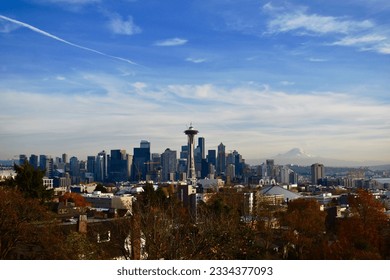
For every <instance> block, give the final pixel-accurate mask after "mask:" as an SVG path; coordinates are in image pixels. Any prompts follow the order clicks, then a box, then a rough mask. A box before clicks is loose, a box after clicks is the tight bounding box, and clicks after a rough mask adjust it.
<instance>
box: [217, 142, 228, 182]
mask: <svg viewBox="0 0 390 280" xmlns="http://www.w3.org/2000/svg"><path fill="white" fill-rule="evenodd" d="M225 173H226V151H225V145H224V144H222V143H221V144H219V145H218V154H217V175H225Z"/></svg>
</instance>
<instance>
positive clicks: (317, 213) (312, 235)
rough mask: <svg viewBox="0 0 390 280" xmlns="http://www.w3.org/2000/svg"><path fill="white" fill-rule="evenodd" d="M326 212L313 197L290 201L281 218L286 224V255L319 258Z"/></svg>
mask: <svg viewBox="0 0 390 280" xmlns="http://www.w3.org/2000/svg"><path fill="white" fill-rule="evenodd" d="M325 217H326V214H325V213H324V212H323V211H321V210H320V204H319V203H318V202H317V201H316V200H314V199H303V198H299V199H296V200H293V201H290V202H289V204H288V208H287V211H286V213H285V214H284V216H283V218H282V222H283V225H284V226H286V228H287V229H286V232H285V234H284V239H285V242H286V248H288V251H287V257H288V258H293V259H321V258H323V256H322V249H321V248H322V247H323V244H324V243H323V242H324V238H325Z"/></svg>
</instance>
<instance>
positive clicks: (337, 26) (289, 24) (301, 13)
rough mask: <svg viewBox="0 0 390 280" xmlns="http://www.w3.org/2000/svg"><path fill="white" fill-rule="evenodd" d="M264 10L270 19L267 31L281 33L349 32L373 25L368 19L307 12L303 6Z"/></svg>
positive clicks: (267, 8) (266, 8)
mask: <svg viewBox="0 0 390 280" xmlns="http://www.w3.org/2000/svg"><path fill="white" fill-rule="evenodd" d="M274 9H275V8H274ZM265 10H266V11H268V12H270V11H271V15H272V19H271V20H270V21H269V22H268V32H270V33H282V32H290V31H295V32H297V34H305V35H307V34H312V35H316V34H320V35H321V34H328V33H341V34H349V33H351V32H356V31H360V30H365V29H368V28H371V27H373V26H374V23H373V22H371V21H370V20H363V21H355V20H351V19H345V18H339V17H333V16H323V15H318V14H309V13H308V11H307V8H305V7H295V9H293V10H290V11H285V12H283V13H280V11H278V12H277V13H274V10H270V8H269V7H265Z"/></svg>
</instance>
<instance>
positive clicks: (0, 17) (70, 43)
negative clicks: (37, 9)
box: [0, 15, 137, 65]
mask: <svg viewBox="0 0 390 280" xmlns="http://www.w3.org/2000/svg"><path fill="white" fill-rule="evenodd" d="M0 19H3V20H6V21H9V22H12V23H15V24H17V25H20V26H22V27H26V28H28V29H30V30H32V31H34V32H37V33H39V34H42V35H44V36H47V37H50V38H52V39H54V40H57V41H60V42H62V43H65V44H67V45H70V46H72V47H76V48H79V49H82V50H86V51H89V52H93V53H97V54H100V55H103V56H106V57H110V58H114V59H118V60H121V61H125V62H127V63H130V64H133V65H137V63H135V62H133V61H131V60H129V59H125V58H122V57H118V56H113V55H109V54H106V53H102V52H100V51H97V50H94V49H90V48H87V47H83V46H80V45H77V44H74V43H72V42H69V41H66V40H64V39H62V38H60V37H57V36H55V35H53V34H50V33H48V32H46V31H43V30H41V29H39V28H36V27H34V26H32V25H30V24H27V23H24V22H21V21H18V20H15V19H12V18H9V17H6V16H3V15H0Z"/></svg>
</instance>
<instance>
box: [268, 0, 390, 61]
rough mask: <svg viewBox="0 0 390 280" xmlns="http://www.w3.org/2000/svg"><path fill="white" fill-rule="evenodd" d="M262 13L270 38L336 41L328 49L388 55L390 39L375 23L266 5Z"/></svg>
mask: <svg viewBox="0 0 390 280" xmlns="http://www.w3.org/2000/svg"><path fill="white" fill-rule="evenodd" d="M263 11H264V12H265V13H267V14H269V16H270V19H269V21H268V24H267V26H268V34H278V33H292V34H294V35H299V36H304V35H315V36H325V35H326V36H328V37H331V36H333V38H337V39H336V41H335V42H333V43H330V44H327V45H328V46H345V47H357V48H358V49H359V50H361V51H374V52H377V53H382V54H389V50H388V47H387V46H388V45H389V44H390V39H389V36H387V35H386V34H387V31H386V30H381V29H383V28H382V27H380V26H377V25H376V24H375V22H374V21H372V20H369V19H365V20H360V21H359V20H354V19H350V18H348V17H334V16H324V15H319V14H315V13H309V12H308V8H307V7H303V6H291V5H290V6H288V7H283V6H281V7H279V8H276V7H274V6H273V5H272V4H270V3H267V4H265V5H264V6H263ZM340 36H341V37H340Z"/></svg>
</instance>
